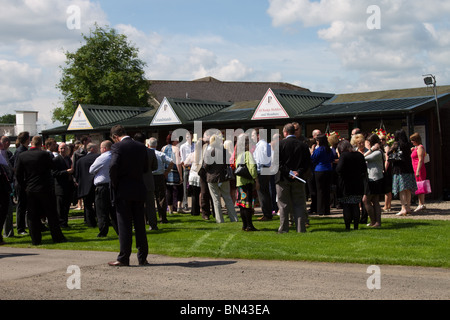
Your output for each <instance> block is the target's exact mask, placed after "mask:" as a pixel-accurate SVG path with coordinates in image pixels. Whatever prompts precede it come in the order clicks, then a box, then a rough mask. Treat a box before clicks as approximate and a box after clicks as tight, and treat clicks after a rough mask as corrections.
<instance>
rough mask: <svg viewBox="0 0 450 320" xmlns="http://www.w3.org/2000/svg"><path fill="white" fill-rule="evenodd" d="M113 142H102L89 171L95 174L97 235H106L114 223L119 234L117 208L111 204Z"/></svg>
mask: <svg viewBox="0 0 450 320" xmlns="http://www.w3.org/2000/svg"><path fill="white" fill-rule="evenodd" d="M111 146H112V142H111V141H109V140H105V141H103V142H102V143H101V144H100V153H101V154H100V156H99V157H97V158H96V159H95V161H94V163H93V164H92V165H91V167H90V168H89V173H90V174H93V175H94V185H95V213H96V214H97V222H98V229H99V233H98V235H97V237H99V238H101V237H106V236H107V235H108V232H109V226H110V225H112V226H113V228H114V230H115V231H116V233H117V234H119V231H118V229H117V218H116V210H115V209H114V208H113V206H112V204H111V193H110V182H111V179H110V177H109V167H110V163H111Z"/></svg>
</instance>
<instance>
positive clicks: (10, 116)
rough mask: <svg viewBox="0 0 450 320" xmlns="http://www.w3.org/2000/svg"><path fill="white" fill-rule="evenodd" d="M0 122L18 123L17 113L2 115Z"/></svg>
mask: <svg viewBox="0 0 450 320" xmlns="http://www.w3.org/2000/svg"><path fill="white" fill-rule="evenodd" d="M0 123H7V124H13V123H16V115H15V114H5V115H3V116H0Z"/></svg>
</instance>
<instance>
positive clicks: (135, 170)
mask: <svg viewBox="0 0 450 320" xmlns="http://www.w3.org/2000/svg"><path fill="white" fill-rule="evenodd" d="M111 138H112V140H113V141H114V142H115V143H114V144H113V146H112V147H111V153H112V157H111V167H110V171H109V173H110V179H111V186H112V189H113V192H112V194H113V201H114V204H115V207H116V213H117V225H118V228H119V243H120V252H119V255H118V256H117V260H116V261H112V262H109V263H108V264H109V265H110V266H115V267H120V266H129V264H130V255H131V246H132V240H133V239H132V236H133V226H134V230H135V237H136V248H137V249H138V253H137V258H138V262H139V265H141V266H144V265H147V264H148V262H147V256H148V243H147V234H146V231H145V208H144V203H145V197H146V193H147V188H146V187H145V183H144V173H146V172H147V171H148V170H149V168H148V155H147V150H146V147H145V145H143V144H142V143H139V142H137V141H134V140H133V139H131V137H129V136H128V135H127V134H126V131H125V129H124V128H123V127H122V126H121V125H116V126H114V127H112V128H111Z"/></svg>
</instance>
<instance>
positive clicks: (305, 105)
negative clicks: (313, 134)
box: [272, 90, 334, 118]
mask: <svg viewBox="0 0 450 320" xmlns="http://www.w3.org/2000/svg"><path fill="white" fill-rule="evenodd" d="M272 92H273V93H274V94H275V96H276V97H277V99H278V101H279V102H280V103H281V105H282V106H283V108H284V109H285V110H286V112H287V113H288V114H289V117H290V118H296V117H299V116H301V115H302V114H303V113H304V112H307V111H309V110H311V109H314V108H316V107H318V106H320V105H321V104H322V103H324V102H325V101H327V100H329V99H331V98H332V97H334V94H332V93H320V92H307V91H293V90H272Z"/></svg>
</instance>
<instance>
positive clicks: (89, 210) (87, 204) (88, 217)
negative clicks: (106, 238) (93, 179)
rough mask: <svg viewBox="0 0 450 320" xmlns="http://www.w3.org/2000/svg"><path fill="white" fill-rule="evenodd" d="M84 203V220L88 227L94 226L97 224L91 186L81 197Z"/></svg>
mask: <svg viewBox="0 0 450 320" xmlns="http://www.w3.org/2000/svg"><path fill="white" fill-rule="evenodd" d="M83 204H84V220H85V222H86V223H87V225H88V227H91V228H95V227H96V226H97V220H96V213H95V187H94V185H93V186H92V189H91V192H89V194H88V195H86V196H84V197H83Z"/></svg>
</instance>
